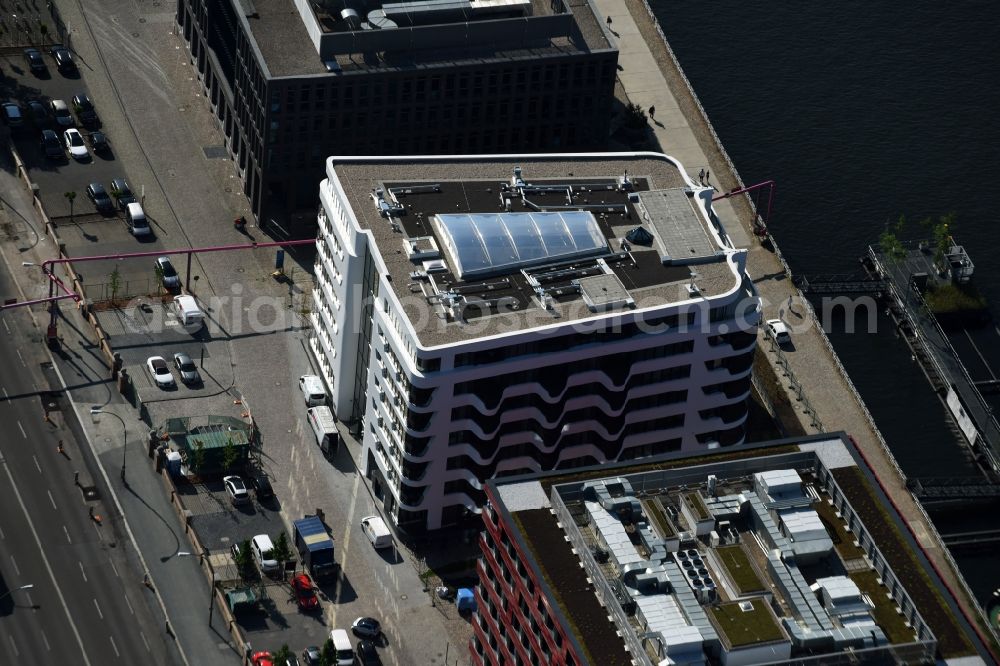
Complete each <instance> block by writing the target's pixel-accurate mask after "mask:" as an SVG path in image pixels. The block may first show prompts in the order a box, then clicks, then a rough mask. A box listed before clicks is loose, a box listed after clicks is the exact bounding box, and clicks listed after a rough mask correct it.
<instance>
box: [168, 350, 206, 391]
mask: <svg viewBox="0 0 1000 666" xmlns="http://www.w3.org/2000/svg"><path fill="white" fill-rule="evenodd" d="M174 367H175V368H177V374H179V375H180V376H181V381H182V382H184V383H185V384H200V383H201V375H200V374H198V367H197V366H196V365H195V364H194V361H192V360H191V357H190V356H188V355H187V354H185V353H184V352H178V353H176V354H174Z"/></svg>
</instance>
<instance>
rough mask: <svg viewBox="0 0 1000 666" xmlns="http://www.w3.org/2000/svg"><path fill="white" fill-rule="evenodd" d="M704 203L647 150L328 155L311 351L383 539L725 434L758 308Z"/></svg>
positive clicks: (737, 407) (735, 415)
mask: <svg viewBox="0 0 1000 666" xmlns="http://www.w3.org/2000/svg"><path fill="white" fill-rule="evenodd" d="M712 194H713V190H712V189H711V188H709V187H704V186H701V185H697V184H696V183H694V182H693V181H692V179H691V178H690V177H689V176H688V175H687V174H686V173H685V172H684V171H683V169H682V168H681V165H679V164H678V163H677V162H676V161H675V160H673V159H671V158H669V157H667V156H665V155H658V154H653V153H642V154H632V153H619V154H564V155H552V156H546V155H523V156H496V155H493V156H475V157H464V156H446V157H428V158H422V159H414V158H405V157H404V158H396V159H390V158H353V157H335V158H330V160H329V161H328V164H327V179H326V180H324V181H323V183H322V184H321V185H320V201H321V208H320V215H319V226H320V237H319V240H318V241H317V246H318V254H317V260H316V269H315V273H316V286H315V290H314V294H315V302H316V307H315V309H314V312H313V315H312V318H313V324H314V335H313V337H312V339H311V347H312V351H313V353H314V354H315V356H316V359H317V366H318V367H319V369H320V371H321V373H322V375H323V377H324V379H325V381H326V382H327V384H328V385H329V387H330V389H331V391H330V395H331V397H332V402H333V408H334V410H335V412H336V414H337V416H338V418H339V419H341V420H342V421H343V422H344V423H346V424H347V425H348V426H349V427H350V428H351V430H352V431H353V432H354V434H355V436H356V437H358V439H360V440H361V441H362V442H363V450H362V461H361V465H362V471H363V472H364V473H365V474H366V475H367V476H368V477H369V478H371V479H372V480H373V485H374V486H375V487H376V488H377V490H378V491H379V492H380V493H382V497H383V499H384V502H385V507H384V508H385V512H386V514H387V515H388V516H389V517H390V518H391V519H392V520H393V521H394V522H395V523H396V524H397V525H398V526H399V527H400V528H402V529H403V530H405V531H422V530H425V529H437V528H439V527H443V526H447V525H454V524H458V523H461V522H462V520H463V519H464V518H468V517H471V516H472V515H473V514H475V513H476V512H478V507H479V506H480V505H481V504H482V501H483V499H484V494H483V482H484V481H485V480H486V479H489V478H492V477H495V476H503V475H508V474H519V473H523V472H527V471H540V470H548V469H566V468H569V467H574V466H584V465H593V464H597V463H603V462H605V461H614V460H628V459H635V458H642V457H646V456H651V455H656V454H659V453H665V452H671V451H682V450H684V451H697V450H707V449H712V448H716V447H726V446H732V445H734V444H739V443H740V442H742V441H743V438H744V423H745V421H746V418H747V397H748V396H749V393H750V372H751V364H752V359H753V353H754V349H755V346H756V334H757V325H758V322H759V316H760V314H759V311H760V307H759V299H758V298H757V296H756V292H755V290H754V286H753V282H752V281H751V280H750V278H749V277H748V276H747V274H746V272H745V262H746V251H745V250H738V249H734V248H733V247H732V243H731V242H730V240H729V238H728V236H727V235H726V233H725V230H724V229H722V228H721V227H720V226H719V223H718V220H717V218H716V217H715V215H714V213H713V212H712V208H711V205H712Z"/></svg>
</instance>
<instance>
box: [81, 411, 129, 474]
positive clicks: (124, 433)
mask: <svg viewBox="0 0 1000 666" xmlns="http://www.w3.org/2000/svg"><path fill="white" fill-rule="evenodd" d="M101 414H107V415H108V416H113V417H115V418H116V419H118V421H119V422H120V423H121V424H122V483H123V484H125V485H128V482H127V481H126V480H125V454H126V453H128V429H127V428H126V427H125V419H123V418H122V417H120V416H118V415H117V414H115V413H114V412H106V411H104V410H103V409H101V408H100V407H96V406H95V407H91V408H90V416H91V418H93V420H94V423H100V415H101Z"/></svg>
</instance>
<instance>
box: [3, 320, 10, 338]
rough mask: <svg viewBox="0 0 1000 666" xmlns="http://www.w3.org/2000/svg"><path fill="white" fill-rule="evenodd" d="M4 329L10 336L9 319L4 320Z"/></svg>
mask: <svg viewBox="0 0 1000 666" xmlns="http://www.w3.org/2000/svg"><path fill="white" fill-rule="evenodd" d="M3 327H4V328H6V329H7V334H8V335H10V326H8V325H7V319H6V318H5V319H4V320H3Z"/></svg>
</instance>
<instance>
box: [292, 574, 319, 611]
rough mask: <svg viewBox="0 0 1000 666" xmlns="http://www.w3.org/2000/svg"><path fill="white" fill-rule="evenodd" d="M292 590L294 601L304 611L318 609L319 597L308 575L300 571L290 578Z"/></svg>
mask: <svg viewBox="0 0 1000 666" xmlns="http://www.w3.org/2000/svg"><path fill="white" fill-rule="evenodd" d="M292 591H293V592H294V593H295V603H297V604H298V605H299V608H300V609H301V610H304V611H315V610H319V597H317V596H316V590H314V589H313V585H312V581H311V580H309V576H307V575H306V574H304V573H300V574H298V575H297V576H295V577H294V578H292Z"/></svg>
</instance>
